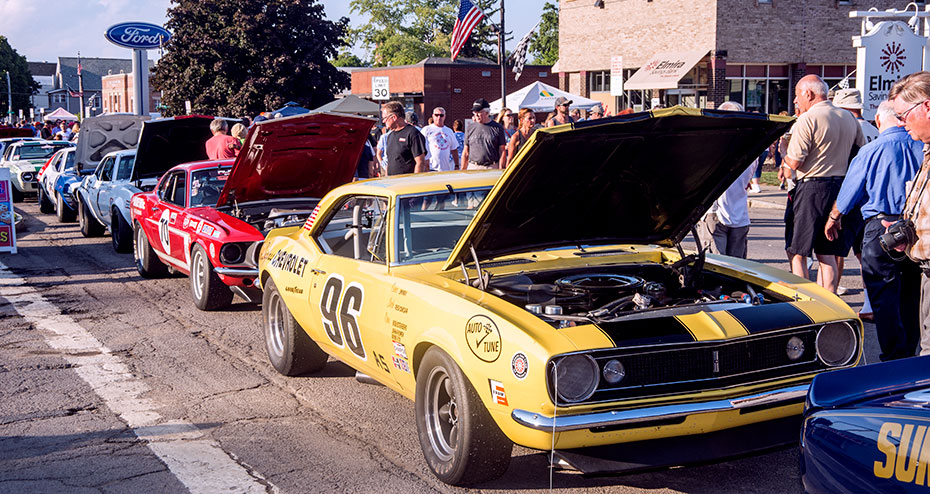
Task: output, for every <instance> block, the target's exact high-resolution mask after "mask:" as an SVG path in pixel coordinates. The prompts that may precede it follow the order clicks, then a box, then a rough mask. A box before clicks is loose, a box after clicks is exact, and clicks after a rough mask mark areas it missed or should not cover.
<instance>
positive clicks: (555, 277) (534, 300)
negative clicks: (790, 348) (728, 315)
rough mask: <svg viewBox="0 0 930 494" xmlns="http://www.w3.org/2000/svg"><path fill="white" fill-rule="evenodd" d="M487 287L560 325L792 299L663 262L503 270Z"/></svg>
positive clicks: (718, 276)
mask: <svg viewBox="0 0 930 494" xmlns="http://www.w3.org/2000/svg"><path fill="white" fill-rule="evenodd" d="M700 265H701V267H702V265H703V263H700ZM689 267H691V268H694V266H693V265H692V266H689ZM683 271H685V272H684V273H683ZM486 289H487V291H488V292H489V293H492V294H494V295H496V296H498V297H501V298H503V299H504V300H507V301H508V302H510V303H512V304H514V305H517V306H519V307H523V308H524V309H526V310H527V311H529V312H531V313H533V314H536V315H538V316H539V317H540V318H542V319H544V320H547V321H549V322H551V323H553V324H554V325H556V326H565V325H572V323H579V322H610V321H615V320H619V319H626V318H630V317H637V316H639V317H642V316H646V314H650V313H652V314H654V315H655V316H658V315H659V314H655V313H656V312H661V315H677V314H685V313H693V312H697V311H699V310H705V309H706V307H707V306H708V305H710V304H721V305H725V306H727V307H732V306H734V305H736V304H741V305H762V304H768V303H773V302H786V301H788V299H787V298H785V297H784V296H782V295H779V294H776V293H774V292H771V291H769V290H765V289H763V288H762V287H761V286H758V285H754V284H751V283H747V282H745V281H742V280H739V279H736V278H731V277H727V276H723V275H721V274H718V273H714V272H711V271H707V270H704V269H700V270H699V271H697V272H695V271H693V270H691V271H690V272H688V271H687V270H682V269H681V267H680V266H675V265H664V264H658V263H646V264H635V265H602V266H596V267H585V268H580V269H559V270H551V271H538V272H521V273H516V274H510V275H498V276H494V277H492V278H490V279H488V280H487V288H486ZM721 308H724V307H721ZM639 317H637V318H639ZM646 317H648V316H646Z"/></svg>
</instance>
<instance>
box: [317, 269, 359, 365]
mask: <svg viewBox="0 0 930 494" xmlns="http://www.w3.org/2000/svg"><path fill="white" fill-rule="evenodd" d="M343 286H345V280H343V278H342V276H339V275H338V274H331V275H329V278H327V279H326V283H325V284H324V285H323V293H322V295H321V296H320V314H321V315H322V318H323V329H324V330H325V331H326V336H328V337H329V339H330V341H332V342H333V344H334V345H336V346H338V347H339V348H344V347H346V346H348V347H349V350H351V351H352V353H354V354H355V355H356V356H357V357H358V358H360V359H362V360H368V359H367V357H366V356H365V345H364V344H362V334H361V331H359V328H358V316H360V315H361V312H362V300H363V299H364V298H365V289H364V288H362V285H360V284H358V283H356V282H354V281H353V282H351V283H349V286H347V287H346V288H345V290H344V291H343V289H342V288H343ZM340 328H341V329H340Z"/></svg>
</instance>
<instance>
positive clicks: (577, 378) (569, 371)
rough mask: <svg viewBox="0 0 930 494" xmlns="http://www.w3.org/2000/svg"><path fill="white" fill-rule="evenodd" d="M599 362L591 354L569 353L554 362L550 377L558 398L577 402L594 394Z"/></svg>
mask: <svg viewBox="0 0 930 494" xmlns="http://www.w3.org/2000/svg"><path fill="white" fill-rule="evenodd" d="M599 370H600V369H598V366H597V362H595V361H594V359H593V358H592V357H591V356H590V355H569V356H567V357H563V358H560V359H557V360H554V361H553V362H552V368H551V369H550V372H549V378H550V380H551V382H552V388H553V389H554V390H555V394H556V395H557V396H558V398H559V399H560V400H562V401H564V402H568V403H577V402H579V401H584V400H586V399H588V398H590V397H591V395H592V394H594V390H595V389H597V383H598V380H599V377H600V376H599V374H600V372H599Z"/></svg>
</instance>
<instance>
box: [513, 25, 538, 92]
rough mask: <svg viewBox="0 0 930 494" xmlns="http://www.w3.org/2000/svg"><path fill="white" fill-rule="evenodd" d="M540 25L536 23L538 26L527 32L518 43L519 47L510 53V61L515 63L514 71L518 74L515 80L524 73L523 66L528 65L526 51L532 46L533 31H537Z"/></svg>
mask: <svg viewBox="0 0 930 494" xmlns="http://www.w3.org/2000/svg"><path fill="white" fill-rule="evenodd" d="M537 27H539V23H536V26H534V27H533V29H530V32H528V33H526V36H524V37H523V39H521V40H520V42H519V43H517V47H516V48H514V49H513V53H511V54H510V63H512V64H513V73H514V74H517V75H516V77H514V78H513V80H515V81H519V80H520V75H521V74H523V66H524V65H526V51H527V49H529V47H530V39H531V38H532V37H533V32H534V31H536V28H537Z"/></svg>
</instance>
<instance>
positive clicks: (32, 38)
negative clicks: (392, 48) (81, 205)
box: [0, 0, 556, 62]
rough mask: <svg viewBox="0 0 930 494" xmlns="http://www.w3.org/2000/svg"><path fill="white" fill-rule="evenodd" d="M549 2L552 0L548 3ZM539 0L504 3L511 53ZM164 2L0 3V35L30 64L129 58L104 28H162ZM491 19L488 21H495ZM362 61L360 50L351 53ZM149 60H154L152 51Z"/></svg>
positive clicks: (341, 3)
mask: <svg viewBox="0 0 930 494" xmlns="http://www.w3.org/2000/svg"><path fill="white" fill-rule="evenodd" d="M550 1H552V2H553V3H555V2H556V0H550ZM321 3H322V4H323V7H324V9H325V11H326V16H327V17H328V18H330V19H333V20H335V19H338V18H340V17H343V16H345V17H348V18H349V21H350V24H351V25H352V26H353V27H357V26H358V25H361V24H363V19H361V18H360V17H359V15H358V14H352V13H350V12H349V0H322V2H321ZM544 3H545V2H544V1H543V0H505V4H504V5H505V15H506V19H505V24H506V28H507V31H510V32H512V33H513V34H512V36H513V39H512V40H510V41H509V42H508V43H507V47H508V49H513V47H514V46H515V45H516V43H517V42H518V41H519V40H520V38H522V37H523V35H524V34H526V32H527V31H529V30H530V29H531V28H532V27H533V26H535V25H536V22H538V21H539V18H540V16H541V15H542V6H543V4H544ZM169 4H170V2H169V0H70V1H68V2H64V3H62V2H45V1H41V0H0V35H3V36H6V37H7V39H8V40H9V42H10V45H12V46H13V48H14V49H15V50H16V51H17V52H18V53H19V54H20V55H24V56H25V57H26V59H27V60H29V61H30V62H42V61H47V62H56V61H57V60H58V57H60V56H61V57H74V56H77V53H78V52H79V51H80V52H81V56H82V57H102V58H126V59H128V58H130V57H131V53H130V50H128V49H126V48H121V47H119V46H116V45H114V44H112V43H110V42H109V41H107V40H106V39H105V38H104V37H103V33H104V32H105V31H106V30H107V28H108V27H110V26H112V25H113V24H116V23H119V22H126V21H142V22H150V23H152V24H159V25H163V24H164V23H165V22H167V20H168V17H167V9H168V6H169ZM499 20H500V18H499V17H498V16H495V17H494V18H493V19H491V22H499ZM484 22H488V21H487V20H485V21H484ZM353 52H354V53H356V54H357V55H359V56H362V57H363V58H364V55H365V52H364V51H362V50H361V49H355V50H353ZM149 58H152V59H156V58H158V56H157V53H156V50H150V51H149Z"/></svg>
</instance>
